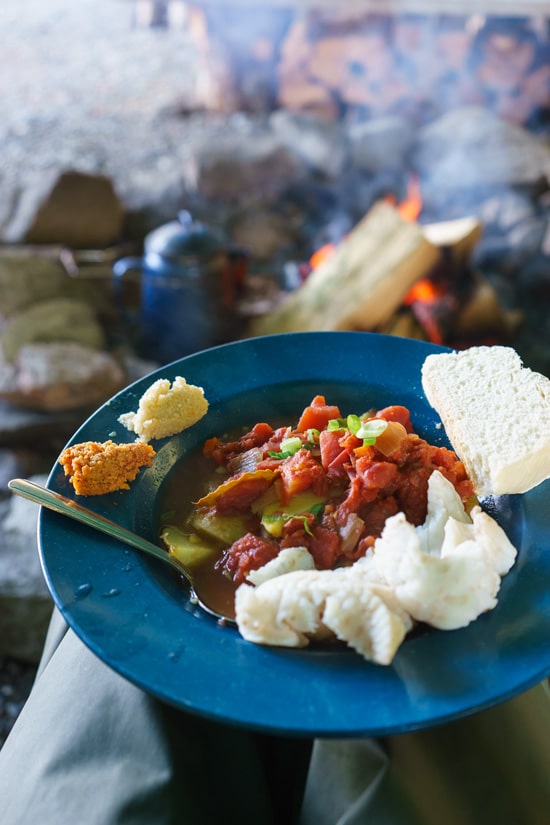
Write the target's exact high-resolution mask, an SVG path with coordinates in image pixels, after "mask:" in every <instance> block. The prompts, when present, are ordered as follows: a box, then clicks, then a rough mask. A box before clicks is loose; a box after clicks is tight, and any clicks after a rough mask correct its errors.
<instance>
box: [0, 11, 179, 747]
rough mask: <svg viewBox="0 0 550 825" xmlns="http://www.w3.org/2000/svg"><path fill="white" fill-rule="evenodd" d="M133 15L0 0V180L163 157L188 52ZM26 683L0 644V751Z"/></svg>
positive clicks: (29, 673) (25, 668) (175, 35)
mask: <svg viewBox="0 0 550 825" xmlns="http://www.w3.org/2000/svg"><path fill="white" fill-rule="evenodd" d="M137 8H138V4H137V3H134V2H133V0H71V2H68V1H67V0H47V2H43V0H25V2H24V3H20V2H19V0H2V10H1V13H0V42H1V43H2V66H3V71H2V72H0V147H1V150H2V161H1V165H0V181H1V179H2V177H4V176H8V177H9V174H10V169H13V168H15V167H16V166H17V165H19V164H29V165H31V164H32V162H33V160H32V159H33V157H34V158H36V155H37V154H38V155H39V154H40V152H41V145H42V144H43V143H44V142H48V143H49V144H50V145H51V141H57V143H58V153H59V155H60V156H63V155H64V154H66V155H67V160H68V161H69V162H70V159H71V158H72V157H74V156H75V152H76V153H77V154H78V157H79V158H80V161H81V168H83V169H86V164H87V160H88V161H89V165H90V166H91V167H92V168H93V170H94V171H96V170H97V166H98V152H99V162H100V161H101V156H100V155H101V147H102V146H106V145H110V146H114V145H116V146H117V147H118V151H119V152H120V153H124V152H125V151H126V150H127V146H128V145H129V144H130V143H131V144H132V145H133V146H139V147H140V151H141V153H142V157H145V158H146V157H147V154H148V153H149V154H151V156H152V157H156V156H157V153H156V152H155V145H156V144H158V143H159V142H160V143H162V148H163V149H164V147H165V145H166V140H167V136H166V135H165V134H159V132H158V130H157V129H156V128H155V127H156V119H157V116H158V113H159V112H162V111H164V110H172V109H173V108H177V107H178V105H182V104H183V105H184V104H185V102H186V100H187V99H188V95H189V93H190V90H191V89H192V88H193V82H194V77H193V53H192V49H190V47H189V44H188V42H187V39H186V34H185V32H184V31H182V30H181V29H173V30H170V29H169V30H166V29H152V28H148V27H146V26H140V25H138V24H137V23H136V17H135V15H136V9H137ZM6 67H9V69H8V70H6ZM158 154H162V152H159V153H158ZM1 211H2V206H1V205H0V212H1ZM34 676H35V666H34V665H33V664H29V663H25V662H22V661H18V660H17V659H13V658H11V657H7V656H5V655H4V654H3V653H2V650H1V645H0V747H1V746H2V744H3V743H4V741H5V738H6V736H7V734H8V733H9V731H10V729H11V727H12V725H13V723H14V721H15V719H16V718H17V716H18V714H19V712H20V710H21V708H22V706H23V704H24V702H25V700H26V698H27V695H28V692H29V690H30V687H31V684H32V681H33V679H34Z"/></svg>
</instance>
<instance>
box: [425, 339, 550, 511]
mask: <svg viewBox="0 0 550 825" xmlns="http://www.w3.org/2000/svg"><path fill="white" fill-rule="evenodd" d="M422 386H423V388H424V392H425V394H426V398H427V399H428V401H429V402H430V404H431V405H432V407H433V408H434V409H435V410H436V411H437V413H438V414H439V416H440V418H441V421H442V423H443V426H444V427H445V431H446V433H447V435H448V437H449V440H450V442H451V444H452V445H453V449H454V451H455V452H456V453H457V455H458V456H459V458H460V459H461V460H462V461H463V463H464V466H465V467H466V472H467V473H468V476H469V477H470V479H471V480H472V482H473V484H474V488H475V491H476V493H477V494H478V495H480V496H486V495H505V494H511V493H525V492H527V490H530V489H531V488H532V487H535V486H536V485H537V484H540V483H541V482H543V481H544V480H545V479H547V478H549V477H550V379H548V378H546V377H545V376H544V375H541V374H540V373H537V372H533V371H532V370H530V369H528V368H527V367H524V366H523V364H522V361H521V358H520V357H519V355H518V354H517V352H515V350H513V349H512V348H511V347H502V346H492V347H488V346H486V347H470V348H469V349H466V350H463V351H462V352H452V353H441V354H437V355H429V356H428V357H427V358H426V360H425V362H424V364H423V367H422Z"/></svg>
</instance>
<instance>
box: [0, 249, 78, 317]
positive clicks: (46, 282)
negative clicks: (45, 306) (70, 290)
mask: <svg viewBox="0 0 550 825" xmlns="http://www.w3.org/2000/svg"><path fill="white" fill-rule="evenodd" d="M60 255H61V249H60V248H59V247H49V248H47V249H46V248H43V249H37V248H36V247H28V246H14V247H9V246H8V247H4V248H0V314H1V315H4V316H6V315H7V316H10V315H14V313H16V312H17V311H18V310H20V309H22V308H23V307H26V306H28V305H29V304H33V303H35V302H37V301H45V300H47V299H49V298H53V297H55V296H57V295H61V294H62V292H63V289H64V286H65V284H66V281H67V272H66V271H65V269H64V267H63V265H62V263H61V260H60Z"/></svg>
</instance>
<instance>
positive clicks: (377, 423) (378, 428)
mask: <svg viewBox="0 0 550 825" xmlns="http://www.w3.org/2000/svg"><path fill="white" fill-rule="evenodd" d="M387 426H388V422H387V421H382V419H380V418H372V419H370V420H369V421H363V423H362V424H361V426H360V427H359V429H358V430H357V432H356V433H355V435H356V436H357V438H362V439H363V444H364V445H365V446H372V445H373V444H374V443H375V441H376V439H377V438H378V436H379V435H382V433H383V432H384V430H385V429H386V427H387Z"/></svg>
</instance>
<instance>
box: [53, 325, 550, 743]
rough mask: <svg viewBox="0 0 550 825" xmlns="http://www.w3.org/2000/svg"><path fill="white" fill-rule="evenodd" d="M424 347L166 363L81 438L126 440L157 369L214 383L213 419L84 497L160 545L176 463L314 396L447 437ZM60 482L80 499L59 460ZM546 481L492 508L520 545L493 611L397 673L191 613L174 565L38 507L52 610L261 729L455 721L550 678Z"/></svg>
mask: <svg viewBox="0 0 550 825" xmlns="http://www.w3.org/2000/svg"><path fill="white" fill-rule="evenodd" d="M442 351H445V350H444V349H443V348H441V347H436V346H433V345H430V344H426V343H423V342H419V341H412V340H407V339H402V338H396V337H389V336H384V335H376V334H369V333H354V332H324V333H323V332H320V333H317V332H312V333H297V334H288V335H274V336H268V337H264V338H254V339H249V340H244V341H238V342H235V343H231V344H227V345H224V346H221V347H217V348H214V349H211V350H207V351H204V352H200V353H197V354H195V355H191V356H189V357H187V358H184V359H182V360H180V361H177V362H174V363H172V364H169V365H168V366H165V367H162V368H161V369H159V370H157V371H156V372H154V373H152V374H151V375H149V376H147V377H146V378H143V379H141V380H139V381H137V382H136V383H135V384H132V385H131V386H129V387H128V388H126V389H125V390H123V391H122V392H121V393H119V394H118V395H116V396H115V397H114V398H112V399H111V400H110V401H109V402H107V403H106V404H104V405H103V406H102V407H101V408H100V409H99V410H98V411H97V412H96V413H95V414H94V415H92V416H91V418H89V419H88V420H87V421H86V422H85V423H84V424H83V426H82V427H81V428H80V429H79V430H78V432H76V433H75V435H74V436H73V438H72V440H71V442H70V443H71V444H72V443H79V442H82V441H106V440H107V439H109V438H112V439H113V440H114V441H118V442H130V441H133V440H134V435H133V434H132V433H130V432H128V430H126V429H125V428H124V427H123V426H122V425H121V424H120V423H119V422H118V417H119V416H120V415H121V414H122V413H126V412H130V411H135V410H136V409H137V405H138V401H139V399H140V397H141V395H142V394H143V393H144V391H145V390H146V389H147V388H148V387H149V386H150V385H151V383H152V382H153V381H154V380H157V379H158V378H168V379H169V380H171V381H172V380H173V379H174V378H175V377H176V376H178V375H182V376H184V377H185V378H186V379H187V381H188V382H189V383H191V384H198V385H199V386H201V387H203V388H204V392H205V395H206V397H207V399H208V400H209V403H210V408H209V412H208V414H207V415H206V416H205V417H204V418H203V419H202V420H201V421H200V422H199V423H198V424H196V425H195V426H194V427H191V428H190V429H189V430H187V431H185V432H183V433H182V434H180V435H178V436H175V437H173V438H168V439H164V440H162V441H158V442H154V446H155V449H156V450H157V456H156V458H155V461H154V465H153V466H152V467H151V468H148V469H145V470H142V471H141V473H140V474H139V475H138V477H137V479H136V480H135V481H134V482H133V483H132V485H131V489H130V490H129V491H120V492H117V493H112V494H110V495H106V496H98V497H91V498H87V499H84V500H83V503H85V504H86V505H87V506H89V507H91V508H93V509H95V510H96V511H97V512H99V513H101V514H103V515H105V516H107V517H109V518H111V519H113V520H115V521H117V522H119V523H120V524H122V525H124V526H125V527H128V528H130V529H131V530H134V531H137V532H138V533H141V534H142V535H144V536H146V537H147V538H149V539H151V540H153V541H155V540H157V536H158V532H159V528H158V523H159V521H158V519H159V499H160V498H161V496H162V490H163V485H164V484H165V482H166V480H167V478H168V477H169V476H170V473H171V471H172V469H173V468H174V467H175V465H176V464H177V463H178V462H180V461H184V460H185V457H186V455H187V454H188V453H189V451H190V450H192V449H193V448H194V447H196V446H198V445H200V444H202V442H203V441H204V440H205V439H207V438H209V437H211V436H214V435H220V434H222V433H224V432H226V431H227V430H229V429H231V428H232V427H236V426H239V425H243V424H250V425H252V424H254V423H256V422H257V421H267V422H271V421H274V422H280V421H281V420H288V421H289V422H292V421H295V420H297V417H298V415H299V413H300V412H301V410H302V409H303V407H304V406H306V405H307V404H308V403H309V402H310V401H311V399H312V398H313V396H314V395H317V394H320V395H325V396H326V398H327V401H328V402H329V403H334V404H338V405H339V406H340V408H341V410H342V414H344V415H345V414H347V413H350V412H354V413H357V412H361V411H363V410H364V409H368V408H370V407H378V408H380V407H383V406H387V405H390V404H403V405H405V406H406V407H408V408H409V409H410V411H411V417H412V421H413V424H414V426H415V429H416V431H417V432H418V433H419V434H420V435H421V436H422V437H424V438H426V439H427V440H428V441H430V442H432V443H435V444H445V445H447V446H448V442H447V441H446V438H445V433H444V431H443V430H442V428H441V427H440V426H438V423H439V420H438V417H437V415H436V414H435V413H434V411H433V410H432V409H431V407H430V406H429V404H428V402H427V401H426V398H425V397H424V393H423V391H422V385H421V367H422V363H423V361H424V359H425V358H426V356H427V355H429V354H430V353H433V352H442ZM48 486H49V487H51V488H52V489H53V490H56V491H58V492H60V493H63V494H64V495H67V496H69V497H73V498H74V491H73V489H72V487H71V486H70V484H69V482H68V480H67V479H66V477H65V476H64V474H63V470H62V468H61V466H60V465H56V467H55V468H54V469H53V471H52V473H51V475H50V478H49V482H48ZM549 493H550V484H549V483H548V482H546V483H545V484H542V485H540V486H539V487H538V488H536V489H534V490H533V491H531V492H529V493H527V494H526V495H523V496H505V497H501V498H498V499H494V500H491V501H488V502H486V506H488V507H490V509H491V513H492V515H494V516H495V518H496V519H497V520H498V521H499V522H500V523H501V524H502V526H503V527H504V529H505V530H506V531H507V533H508V535H509V537H510V539H511V541H512V542H513V543H514V545H515V546H516V547H517V548H518V551H519V554H518V560H517V562H516V564H515V567H514V568H513V569H512V571H511V572H510V573H509V574H508V575H507V576H506V577H505V578H504V580H503V583H502V588H501V591H500V596H499V603H498V605H497V607H496V608H495V609H494V610H493V611H491V612H489V613H486V614H484V615H482V616H481V617H480V618H479V619H478V620H477V621H475V622H473V623H472V624H471V625H470V626H469V627H467V628H464V629H462V630H455V631H447V632H445V631H436V630H428V631H426V632H424V633H421V634H418V635H412V636H411V637H410V638H409V639H407V640H406V641H405V642H404V644H403V645H402V646H401V648H400V650H399V652H398V654H397V656H396V657H395V659H394V661H393V664H392V665H391V666H388V667H384V666H380V665H374V664H370V663H368V662H366V661H365V660H364V659H363V658H362V657H360V656H359V655H357V654H355V653H354V652H352V651H351V650H349V649H347V648H344V647H343V646H342V647H341V646H339V645H338V646H330V645H325V646H320V647H318V648H316V647H314V646H312V647H310V648H305V649H300V650H294V649H280V648H271V647H261V646H258V645H254V644H251V643H249V642H246V641H245V640H244V639H243V638H242V637H241V636H240V635H239V632H238V630H236V629H235V628H233V627H222V626H220V625H219V624H218V623H217V622H216V621H215V620H214V619H212V618H211V617H209V616H207V615H205V614H203V613H202V612H201V611H199V610H198V609H197V608H196V607H195V606H193V605H192V604H191V603H190V601H189V598H188V593H187V591H186V589H185V587H184V586H183V585H182V584H181V582H180V581H179V580H178V579H177V577H174V575H173V573H171V571H170V570H169V569H168V568H166V567H165V566H164V565H162V563H158V562H155V561H154V560H149V559H146V558H143V557H142V556H141V555H140V554H139V552H138V551H134V550H131V549H129V548H127V547H126V546H124V545H122V544H119V543H118V542H116V541H114V540H111V539H109V538H107V537H106V536H104V535H101V534H99V533H95V532H93V531H92V530H90V529H89V528H87V527H85V526H83V525H80V524H77V523H74V522H72V521H69V520H68V519H67V518H64V517H62V516H59V515H58V514H56V513H53V512H51V511H46V510H44V509H42V510H41V513H40V519H39V551H40V556H41V560H42V565H43V569H44V572H45V576H46V580H47V583H48V586H49V588H50V591H51V594H52V597H53V599H54V600H55V603H56V605H57V606H58V607H59V609H60V610H61V612H62V614H63V615H64V617H65V619H66V620H67V622H68V623H69V625H70V626H71V627H72V628H73V630H74V631H75V632H76V634H77V635H78V636H79V637H80V638H81V640H82V641H83V642H84V644H86V645H87V646H88V647H89V648H90V649H91V650H92V651H93V652H94V653H95V654H96V655H97V656H98V657H99V658H100V659H102V660H103V661H104V662H105V663H106V664H107V665H109V666H110V667H111V668H113V669H114V670H115V671H117V672H118V673H119V674H121V675H122V676H123V677H125V678H126V679H128V680H130V681H131V682H133V683H135V684H136V685H138V686H140V687H141V688H143V689H144V690H145V691H148V692H149V693H151V694H153V695H155V696H157V697H159V698H160V699H162V700H164V701H166V702H168V703H170V704H172V705H175V706H177V707H179V708H181V709H183V710H186V711H189V712H192V713H196V714H199V715H202V716H205V717H209V718H211V719H216V720H219V721H220V722H227V723H231V724H236V725H241V726H244V727H247V728H250V729H256V730H261V731H264V732H271V733H280V734H285V735H300V736H342V737H353V736H367V735H383V734H392V733H399V732H404V731H411V730H415V729H420V728H423V727H427V726H431V725H434V724H437V723H440V722H446V721H450V720H452V719H457V718H459V717H461V716H465V715H467V714H469V713H472V712H473V711H477V710H480V709H482V708H487V707H490V706H492V705H495V704H497V703H499V702H502V701H504V700H506V699H510V698H512V697H513V696H514V695H516V694H518V693H520V692H522V691H524V690H526V689H527V688H529V687H531V686H532V685H534V684H536V683H537V682H540V681H541V680H543V679H544V678H545V677H546V676H547V675H548V674H549V673H550V646H549V644H548V640H549V639H550V547H549V542H550V505H549V503H548V501H549Z"/></svg>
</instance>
